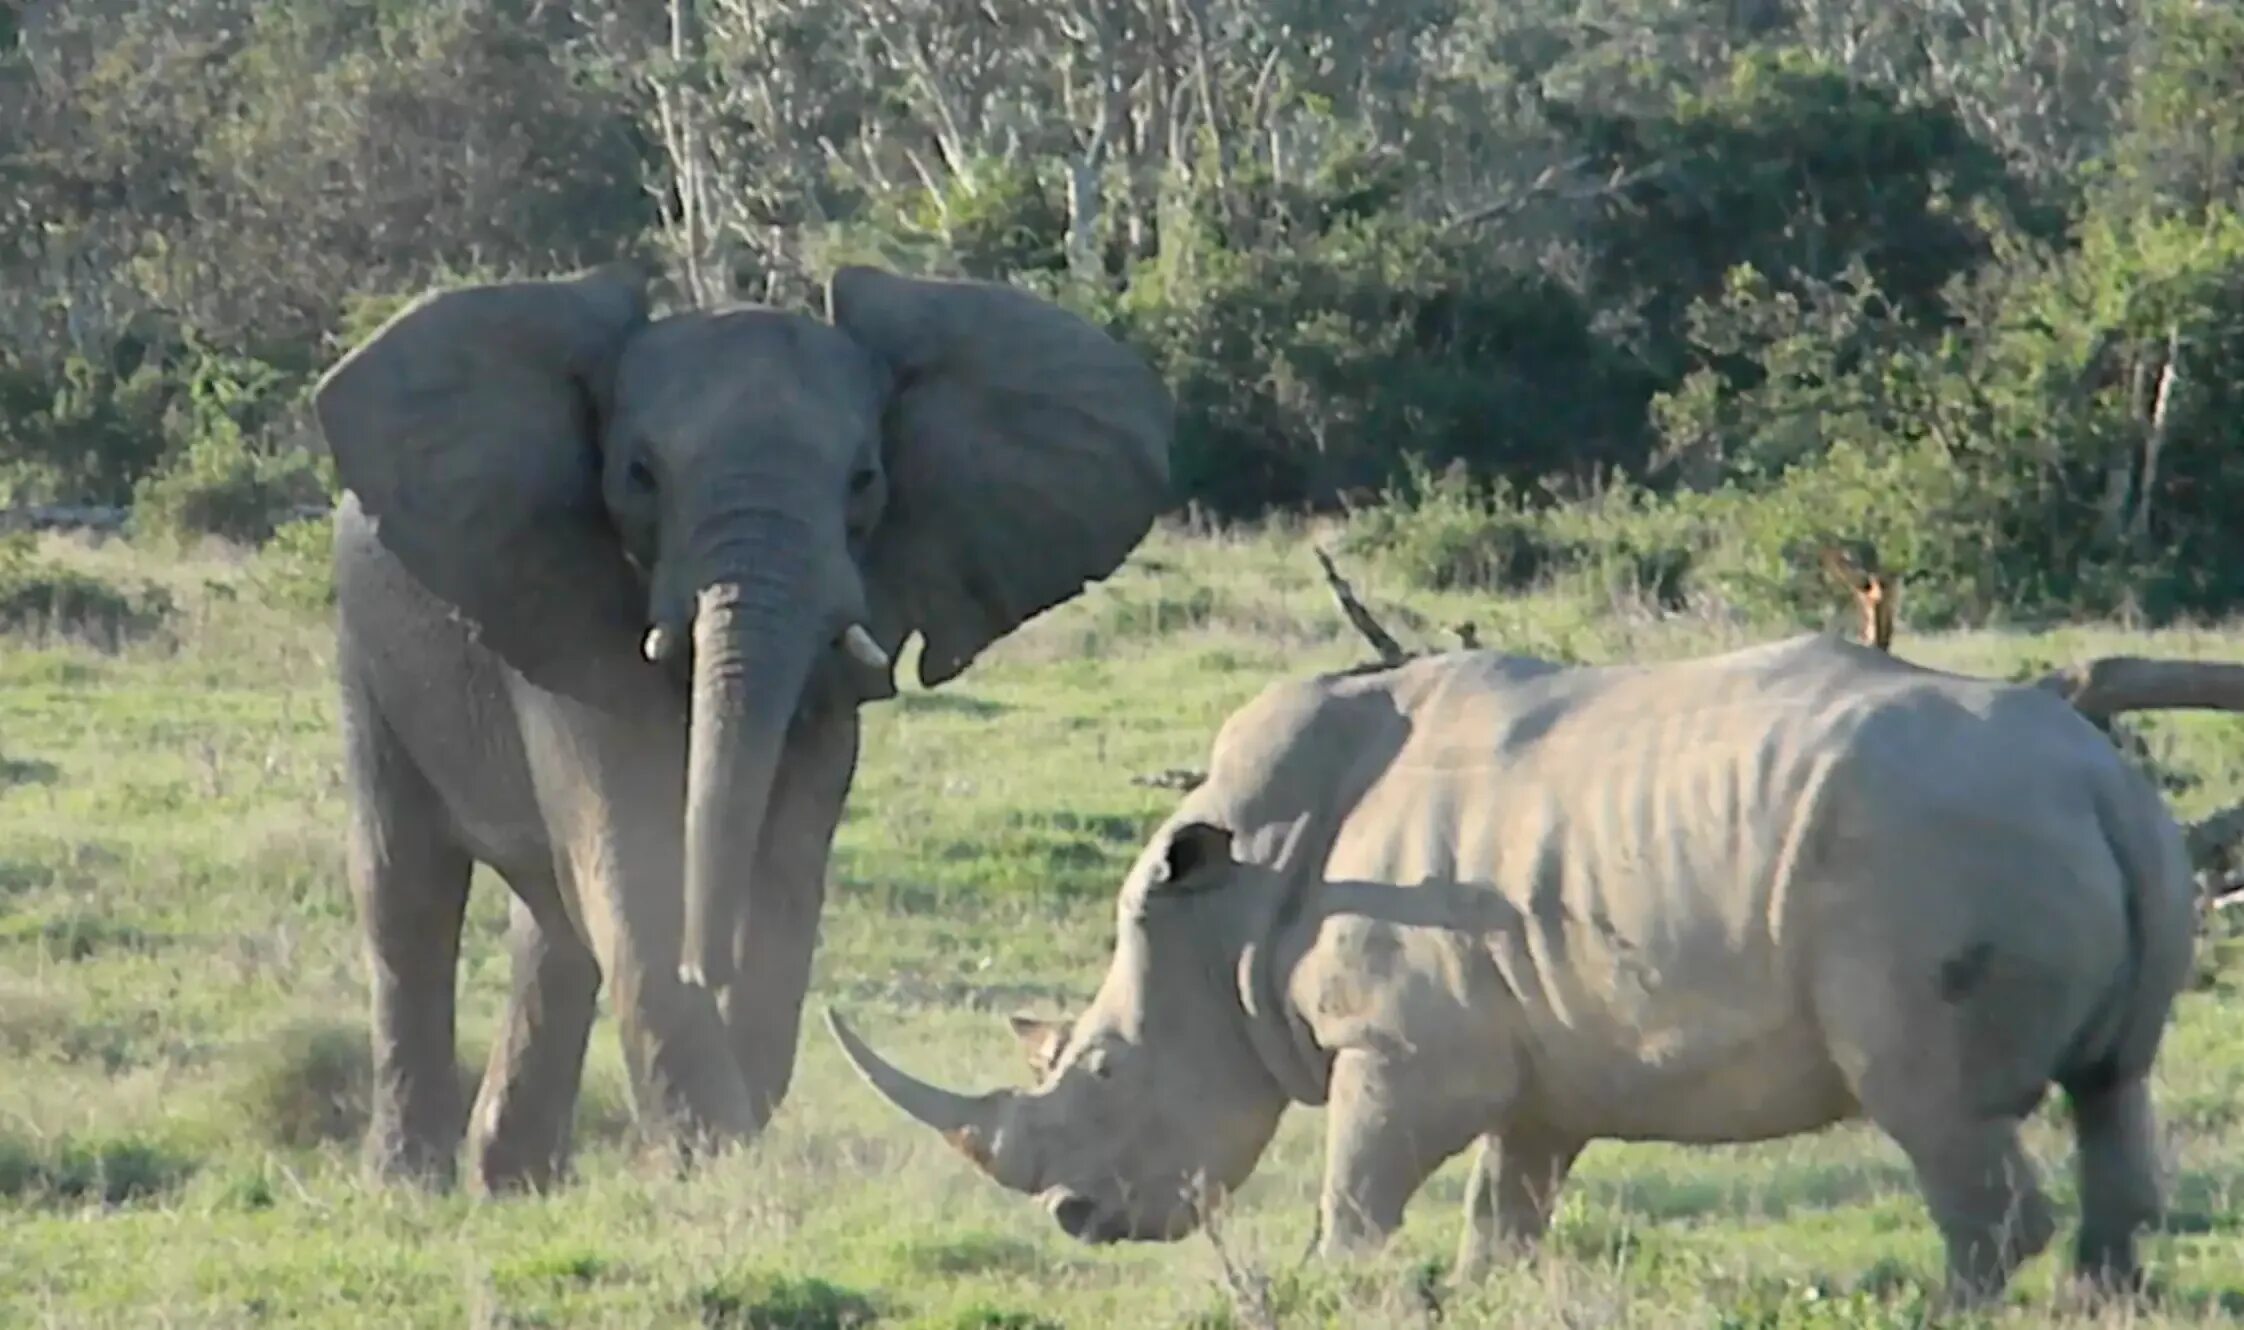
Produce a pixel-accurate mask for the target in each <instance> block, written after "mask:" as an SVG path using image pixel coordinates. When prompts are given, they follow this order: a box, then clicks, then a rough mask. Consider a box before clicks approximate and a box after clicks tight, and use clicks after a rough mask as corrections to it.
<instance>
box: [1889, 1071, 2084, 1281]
mask: <svg viewBox="0 0 2244 1330" xmlns="http://www.w3.org/2000/svg"><path fill="white" fill-rule="evenodd" d="M1870 1116H1871V1118H1872V1120H1873V1121H1876V1122H1877V1123H1878V1125H1879V1126H1881V1127H1883V1128H1885V1130H1886V1131H1887V1133H1888V1134H1889V1135H1891V1136H1893V1137H1894V1139H1895V1140H1896V1141H1897V1142H1898V1143H1899V1144H1900V1146H1901V1148H1902V1150H1903V1151H1905V1152H1906V1153H1907V1154H1908V1156H1909V1162H1910V1163H1911V1164H1912V1165H1914V1166H1915V1169H1916V1174H1917V1185H1918V1186H1919V1188H1921V1189H1922V1191H1923V1192H1924V1197H1925V1202H1926V1205H1927V1206H1928V1208H1930V1209H1931V1211H1932V1217H1933V1222H1935V1223H1936V1224H1938V1225H1939V1226H1940V1235H1941V1237H1942V1238H1943V1239H1944V1240H1945V1241H1946V1244H1947V1248H1948V1290H1947V1291H1948V1297H1949V1299H1950V1300H1951V1301H1952V1302H1954V1303H1957V1304H1959V1305H1961V1306H1966V1307H1968V1306H1976V1305H1981V1304H1984V1303H1987V1302H1990V1301H1992V1300H1993V1299H1995V1298H1997V1297H1999V1296H2000V1295H2001V1293H2002V1291H2003V1289H2004V1288H2005V1287H2007V1286H2008V1285H2009V1283H2010V1277H2011V1275H2012V1274H2014V1273H2016V1272H2017V1269H2018V1267H2019V1266H2021V1265H2023V1264H2025V1263H2026V1262H2027V1261H2029V1260H2032V1259H2033V1258H2034V1256H2035V1255H2037V1254H2038V1253H2039V1252H2040V1251H2041V1250H2042V1249H2043V1248H2045V1247H2047V1246H2048V1245H2049V1240H2050V1239H2051V1238H2052V1237H2054V1236H2055V1235H2056V1231H2057V1220H2056V1216H2055V1215H2054V1213H2052V1211H2051V1209H2050V1206H2049V1199H2048V1197H2046V1196H2045V1195H2043V1193H2042V1189H2041V1183H2040V1180H2039V1179H2038V1178H2037V1177H2036V1176H2035V1172H2034V1165H2033V1161H2032V1160H2030V1159H2028V1158H2027V1157H2026V1152H2025V1150H2024V1149H2023V1148H2022V1147H2021V1145H2020V1143H2019V1140H2018V1124H2017V1123H2016V1122H2015V1121H2013V1120H2012V1119H2009V1118H1984V1117H1974V1116H1967V1115H1965V1114H1963V1113H1958V1114H1956V1115H1954V1116H1948V1117H1945V1118H1939V1117H1931V1116H1929V1115H1924V1114H1914V1113H1912V1114H1904V1115H1901V1120H1900V1121H1894V1120H1891V1119H1889V1118H1887V1117H1884V1116H1881V1114H1880V1113H1879V1112H1878V1110H1877V1109H1875V1108H1872V1109H1871V1110H1870Z"/></svg>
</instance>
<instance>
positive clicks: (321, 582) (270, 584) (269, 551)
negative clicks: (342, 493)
mask: <svg viewBox="0 0 2244 1330" xmlns="http://www.w3.org/2000/svg"><path fill="white" fill-rule="evenodd" d="M334 543H335V519H334V517H333V515H332V514H322V515H320V516H318V517H306V518H298V519H295V520H292V521H287V522H283V523H281V525H280V526H278V527H276V528H275V529H274V531H273V535H272V538H271V539H270V540H267V541H266V542H265V543H264V544H263V545H262V546H259V547H258V550H257V557H256V559H255V560H254V561H252V562H251V564H250V567H249V574H248V581H249V584H250V587H251V588H252V590H253V591H254V592H255V594H256V596H257V598H258V599H259V600H261V601H263V602H264V603H265V604H267V605H271V606H274V607H276V608H279V609H284V610H290V611H294V612H296V613H301V614H324V613H326V612H327V611H328V610H329V609H331V608H333V607H334V604H335V560H334Z"/></svg>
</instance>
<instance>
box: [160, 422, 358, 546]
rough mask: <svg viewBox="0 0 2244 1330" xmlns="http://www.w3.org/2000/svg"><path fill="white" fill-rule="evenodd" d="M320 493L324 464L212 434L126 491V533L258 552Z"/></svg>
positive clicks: (235, 437)
mask: <svg viewBox="0 0 2244 1330" xmlns="http://www.w3.org/2000/svg"><path fill="white" fill-rule="evenodd" d="M328 489H329V483H328V480H327V467H326V466H325V464H324V459H315V458H314V457H312V456H311V455H310V454H308V453H303V452H296V451H290V452H281V453H267V452H263V451H261V450H258V449H255V448H252V447H250V446H249V445H248V444H247V442H246V441H245V440H243V439H242V438H241V436H240V435H239V434H236V433H231V432H229V431H225V430H220V431H217V432H214V433H211V434H208V435H205V436H203V437H201V438H199V439H197V440H195V442H194V443H192V444H190V445H189V446H188V448H187V450H186V451H185V452H184V453H182V454H180V455H179V456H177V457H175V458H173V459H172V460H171V461H170V462H168V463H166V464H165V466H164V467H163V469H162V470H160V471H157V472H155V473H154V474H152V475H150V476H148V477H147V478H145V479H143V480H142V481H141V482H140V483H139V484H138V485H136V486H134V487H133V529H134V533H135V534H136V535H144V536H152V537H155V538H157V539H159V540H167V541H171V542H174V543H177V542H184V541H188V540H192V539H194V538H195V537H198V536H217V537H219V538H221V539H225V540H231V541H235V542H237V543H240V544H245V545H256V544H261V543H263V542H264V541H265V540H267V539H269V538H270V537H271V536H272V535H273V533H274V532H275V531H276V530H277V529H278V528H279V527H280V526H281V525H282V524H284V523H286V522H289V521H290V520H291V519H292V516H293V510H295V509H296V508H299V507H302V506H305V505H308V504H314V503H317V502H319V501H320V500H321V499H322V498H324V497H325V495H326V493H327V491H328Z"/></svg>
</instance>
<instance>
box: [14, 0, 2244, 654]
mask: <svg viewBox="0 0 2244 1330" xmlns="http://www.w3.org/2000/svg"><path fill="white" fill-rule="evenodd" d="M622 254H641V255H645V256H649V257H654V258H657V259H659V260H661V261H662V263H663V264H664V267H665V269H666V271H667V272H668V273H669V276H670V280H669V289H668V291H667V292H666V293H665V298H666V299H667V300H668V301H670V302H671V303H674V304H675V303H686V302H693V301H699V302H711V301H719V300H726V299H751V300H764V301H773V302H778V303H783V304H810V305H815V304H816V302H817V301H818V298H819V289H820V281H821V278H822V276H823V274H824V273H825V272H827V271H828V270H830V269H831V267H832V266H833V265H835V264H837V263H840V262H844V261H852V260H874V261H879V262H883V263H887V264H891V265H895V266H898V267H902V268H905V269H908V270H912V271H919V272H938V273H964V274H971V275H974V276H978V277H990V278H1001V279H1006V280H1011V281H1015V282H1019V283H1023V284H1025V285H1029V286H1033V287H1035V288H1037V289H1039V290H1043V291H1046V292H1049V293H1051V294H1053V295H1055V296H1057V297H1058V298H1060V299H1062V300H1064V301H1066V302H1068V303H1069V304H1070V305H1071V306H1073V307H1075V308H1078V309H1080V310H1083V311H1085V312H1086V313H1088V314H1090V315H1091V316H1093V317H1094V318H1096V319H1098V320H1100V321H1101V322H1102V323H1104V324H1105V325H1107V326H1109V327H1111V328H1113V329H1114V330H1116V331H1117V332H1118V333H1119V334H1120V335H1121V336H1123V337H1125V338H1127V339H1128V340H1129V341H1130V342H1131V343H1132V344H1134V345H1136V346H1138V347H1141V348H1142V349H1143V350H1144V351H1145V352H1146V354H1147V355H1148V356H1150V357H1151V359H1152V360H1153V361H1154V362H1155V363H1156V364H1157V365H1158V366H1159V368H1160V369H1161V371H1162V372H1163V373H1164V375H1165V376H1166V377H1167V378H1168V379H1169V381H1170V382H1171V383H1172V384H1173V385H1174V388H1175V391H1176V393H1177V395H1178V398H1179V401H1180V404H1181V407H1182V412H1181V419H1180V428H1179V438H1178V442H1177V451H1176V475H1177V481H1178V499H1179V503H1180V506H1181V507H1182V509H1183V515H1186V516H1189V517H1190V518H1192V519H1193V520H1195V521H1204V522H1219V523H1220V522H1231V521H1236V520H1239V519H1250V518H1257V517H1262V516H1266V515H1269V514H1272V513H1288V514H1290V513H1298V512H1301V511H1304V510H1314V511H1323V512H1334V511H1340V512H1344V513H1345V514H1346V515H1347V516H1348V519H1349V520H1348V535H1349V540H1350V542H1351V543H1352V544H1353V546H1354V547H1355V552H1356V553H1358V554H1361V555H1364V556H1366V557H1369V556H1373V555H1379V556H1384V557H1385V558H1386V559H1387V560H1389V561H1390V562H1391V563H1392V564H1393V565H1394V566H1395V567H1397V568H1398V569H1400V570H1401V571H1402V572H1403V574H1404V575H1406V576H1407V577H1408V578H1409V579H1410V580H1412V581H1413V582H1415V583H1418V584H1422V585H1425V586H1426V587H1428V588H1429V589H1437V588H1438V589H1449V588H1479V589H1509V588H1516V587H1519V586H1521V585H1524V584H1530V583H1534V584H1546V585H1547V584H1549V583H1551V582H1553V581H1558V582H1568V583H1582V584H1586V585H1587V586H1588V587H1589V588H1591V589H1592V590H1594V591H1596V592H1598V593H1599V594H1600V596H1601V597H1603V596H1611V595H1620V596H1624V597H1627V598H1629V599H1632V600H1636V601H1639V602H1643V603H1649V604H1651V605H1654V606H1658V607H1663V608H1668V609H1676V608H1682V607H1686V606H1697V607H1699V608H1702V609H1711V610H1715V611H1724V612H1734V613H1736V614H1739V615H1741V616H1744V617H1747V618H1751V619H1755V620H1766V619H1769V618H1771V617H1780V618H1781V617H1799V616H1801V615H1803V614H1805V613H1807V612H1809V611H1810V610H1812V609H1816V608H1819V607H1823V606H1826V605H1827V604H1828V602H1829V597H1830V588H1829V587H1828V585H1827V584H1825V583H1822V582H1820V581H1819V580H1818V579H1819V574H1818V572H1817V571H1816V568H1815V565H1814V561H1813V559H1812V558H1810V557H1808V554H1809V552H1811V551H1812V550H1814V549H1816V548H1818V547H1820V546H1821V545H1823V544H1825V543H1827V542H1829V541H1832V540H1834V539H1846V540H1860V541H1866V542H1870V543H1871V544H1872V545H1873V546H1874V547H1875V549H1876V551H1877V553H1878V555H1879V557H1880V558H1881V559H1882V560H1883V562H1884V563H1886V564H1888V565H1890V566H1892V567H1894V568H1897V569H1902V570H1906V571H1907V572H1909V573H1911V574H1913V576H1912V578H1911V587H1912V590H1911V595H1912V601H1911V605H1910V608H1909V610H1908V613H1907V617H1908V618H1909V619H1910V621H1911V622H1912V623H1916V624H1918V625H1920V626H1924V627H1934V626H1939V625H1942V624H1950V623H1962V622H1970V623H1983V622H1988V621H1993V620H2009V621H2014V622H2015V621H2032V620H2037V619H2048V618H2052V617H2065V616H2077V615H2106V614H2113V613H2117V614H2121V615H2123V616H2134V615H2140V616H2143V617H2145V618H2147V619H2148V620H2150V621H2153V622H2156V621H2161V620H2165V619H2169V618H2171V617H2173V616H2175V615H2181V614H2196V613H2201V612H2210V613H2219V612H2223V611H2225V610H2227V609H2228V608H2229V607H2231V606H2232V605H2233V604H2234V603H2235V602H2236V600H2237V598H2238V597H2239V595H2240V594H2244V522H2239V521H2237V520H2236V519H2235V516H2234V515H2235V514H2236V513H2237V512H2239V511H2244V447H2240V444H2244V7H2240V6H2239V5H2237V4H2235V3H2214V2H2212V0H2151V2H2149V3H2142V2H2140V0H1724V2H1722V3H1709V2H1705V0H1699V2H1695V3H1694V2H1688V0H1362V2H1361V3H1351V4H1345V5H1343V4H1328V3H1323V2H1322V0H701V2H700V3H692V2H691V0H671V2H670V3H652V2H651V0H650V2H642V3H627V2H626V0H139V2H133V0H76V2H74V3H68V4H63V3H56V2H55V0H43V2H39V3H28V4H26V3H15V4H11V5H7V6H0V506H6V505H10V504H13V505H58V504H71V505H115V506H129V507H130V508H131V509H132V512H133V516H132V522H133V525H134V527H135V529H136V530H137V531H140V532H144V533H146V534H147V535H148V536H150V537H154V538H162V537H165V536H175V537H176V536H195V535H200V534H203V533H211V534H216V535H220V536H224V537H226V538H229V539H231V540H235V541H242V542H265V541H268V540H270V539H271V538H272V537H273V536H274V534H275V532H276V530H277V529H278V530H280V532H281V536H282V538H283V539H284V541H287V542H290V543H291V544H292V545H293V546H294V547H295V548H297V549H299V550H300V551H301V552H303V553H306V554H310V553H312V552H313V551H315V550H316V548H317V547H318V545H319V544H320V543H321V539H322V538H321V537H320V535H319V533H318V531H317V530H316V529H297V528H306V527H316V525H317V524H316V523H310V524H307V523H302V522H298V523H293V524H292V523H290V522H289V518H290V517H291V516H292V515H293V514H296V513H299V512H300V511H301V510H302V509H303V507H304V506H306V505H310V504H318V503H320V502H321V501H322V500H323V499H324V498H325V497H326V495H327V494H328V493H329V492H331V490H332V485H333V480H332V475H331V473H330V472H329V471H328V470H327V469H326V467H325V464H324V461H323V459H322V458H321V457H320V456H319V453H318V448H317V444H316V441H315V440H314V439H313V437H312V435H311V432H310V431H309V429H308V427H307V422H306V418H305V412H304V409H303V403H304V397H305V392H306V389H307V387H308V385H309V383H310V382H311V381H312V380H313V378H314V377H315V376H316V374H317V373H318V371H319V370H320V369H321V368H322V367H323V366H325V365H326V364H328V363H331V362H332V360H333V359H334V358H335V357H336V356H337V355H338V354H340V352H341V351H342V350H343V349H344V348H345V347H346V346H347V345H349V344H350V343H351V342H352V341H353V340H354V339H355V338H357V337H359V336H361V335H363V334H364V333H365V332H366V331H368V330H369V329H370V328H371V327H372V326H373V325H374V324H375V323H377V322H378V321H379V320H380V318H381V317H383V316H384V315H385V314H387V313H388V312H389V311H390V310H392V309H394V308H395V307H396V306H397V304H398V303H399V302H400V301H401V300H402V299H404V298H406V297H409V296H410V295H412V294H414V293H416V292H418V291H420V290H422V289H425V288H426V287H427V286H429V285H430V284H432V283H437V282H449V281H458V280H464V279H470V278H477V277H489V276H498V275H520V274H547V273H554V272H558V271H562V270H566V269H569V268H572V267H575V266H578V265H584V264H589V263H594V262H600V261H605V260H608V259H611V258H614V257H616V256H618V255H622ZM28 557H30V556H29V555H28V554H26V553H25V552H24V550H23V549H22V547H20V546H18V547H16V552H15V556H14V558H15V562H16V563H17V564H19V565H20V564H21V563H22V562H23V561H24V560H25V559H26V558H28ZM17 574H18V575H19V577H20V576H23V575H27V574H25V572H24V570H23V569H22V568H21V567H18V568H17Z"/></svg>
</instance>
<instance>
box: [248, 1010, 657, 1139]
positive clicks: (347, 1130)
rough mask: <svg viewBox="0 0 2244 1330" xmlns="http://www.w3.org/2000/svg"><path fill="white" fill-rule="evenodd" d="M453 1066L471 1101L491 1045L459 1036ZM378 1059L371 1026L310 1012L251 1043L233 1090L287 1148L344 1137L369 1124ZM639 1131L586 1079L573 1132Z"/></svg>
mask: <svg viewBox="0 0 2244 1330" xmlns="http://www.w3.org/2000/svg"><path fill="white" fill-rule="evenodd" d="M460 1043H461V1049H460V1057H459V1061H458V1064H457V1066H456V1067H455V1069H454V1070H455V1074H456V1075H457V1076H458V1077H459V1085H460V1099H461V1102H462V1103H469V1102H472V1101H473V1099H474V1097H475V1091H476V1087H477V1085H478V1083H479V1082H480V1081H481V1080H482V1075H483V1071H482V1068H483V1055H484V1053H485V1052H486V1051H487V1050H486V1049H484V1048H482V1047H479V1046H475V1044H474V1041H472V1040H470V1039H468V1038H464V1037H463V1038H462V1039H461V1041H460ZM373 1085H374V1062H373V1055H372V1052H371V1048H370V1045H369V1041H368V1036H367V1032H366V1028H365V1026H364V1025H362V1024H358V1023H355V1022H351V1021H337V1020H329V1019H325V1018H319V1017H313V1018H308V1019H303V1020H298V1021H295V1022H292V1023H290V1024H288V1025H285V1026H283V1027H282V1028H281V1029H279V1030H277V1031H275V1032H274V1033H273V1034H272V1035H271V1036H270V1037H269V1038H267V1039H265V1040H264V1041H262V1042H261V1043H259V1044H257V1045H255V1046H253V1047H252V1048H251V1049H250V1050H248V1053H247V1056H246V1057H245V1058H244V1063H243V1067H242V1071H241V1074H240V1077H239V1080H238V1082H237V1084H236V1087H235V1098H236V1102H237V1104H238V1105H239V1107H240V1109H241V1111H242V1113H243V1116H244V1118H245V1119H246V1120H247V1121H249V1122H251V1123H253V1124H254V1129H255V1130H256V1132H257V1133H258V1134H259V1135H260V1136H262V1137H263V1138H264V1139H265V1140H266V1141H267V1142H268V1143H270V1144H273V1145H278V1146H282V1147H285V1148H289V1149H316V1148H318V1147H320V1146H326V1145H347V1144H350V1143H353V1142H356V1141H357V1140H359V1139H360V1138H361V1137H362V1136H363V1135H364V1134H365V1131H366V1126H367V1120H368V1117H369V1115H370V1109H371V1103H372V1098H371V1096H372V1090H373ZM633 1131H634V1127H633V1124H632V1121H631V1110H630V1107H629V1105H628V1104H627V1103H626V1102H624V1100H623V1098H622V1097H621V1096H620V1095H619V1094H613V1093H609V1092H608V1089H607V1087H606V1086H605V1085H603V1084H602V1083H599V1082H595V1081H592V1080H589V1079H588V1080H587V1082H586V1083H585V1086H584V1089H583V1091H582V1093H581V1095H580V1097H579V1099H578V1102H577V1120H576V1139H577V1140H579V1141H599V1142H607V1143H614V1142H619V1141H624V1140H627V1139H629V1138H630V1136H631V1135H632V1133H633Z"/></svg>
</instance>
